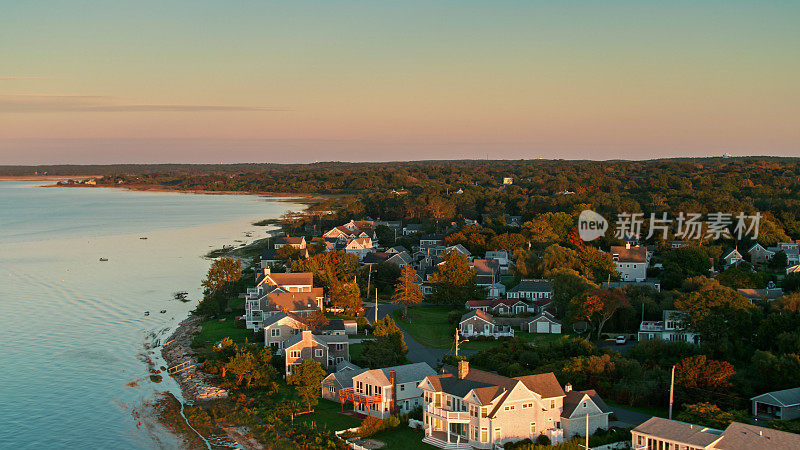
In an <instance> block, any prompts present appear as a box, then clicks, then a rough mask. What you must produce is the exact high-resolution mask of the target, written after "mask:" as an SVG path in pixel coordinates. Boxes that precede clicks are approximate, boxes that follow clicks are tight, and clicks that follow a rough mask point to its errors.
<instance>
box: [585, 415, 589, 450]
mask: <svg viewBox="0 0 800 450" xmlns="http://www.w3.org/2000/svg"><path fill="white" fill-rule="evenodd" d="M586 450H589V411H586Z"/></svg>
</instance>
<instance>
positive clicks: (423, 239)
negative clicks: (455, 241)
mask: <svg viewBox="0 0 800 450" xmlns="http://www.w3.org/2000/svg"><path fill="white" fill-rule="evenodd" d="M443 242H444V236H442V235H441V234H423V235H422V236H420V238H419V246H420V247H436V246H440V245H442V243H443Z"/></svg>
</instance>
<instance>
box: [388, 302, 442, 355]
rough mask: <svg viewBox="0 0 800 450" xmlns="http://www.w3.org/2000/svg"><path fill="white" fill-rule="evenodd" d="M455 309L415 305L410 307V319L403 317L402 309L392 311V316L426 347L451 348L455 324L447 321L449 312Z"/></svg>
mask: <svg viewBox="0 0 800 450" xmlns="http://www.w3.org/2000/svg"><path fill="white" fill-rule="evenodd" d="M453 309H454V308H453V307H452V306H439V305H424V306H415V307H413V308H409V309H408V320H406V319H403V311H402V309H398V310H395V311H394V312H392V318H393V319H394V321H395V322H396V323H397V325H398V326H399V327H400V328H402V329H403V330H405V331H406V332H408V334H410V335H411V336H413V337H414V339H416V340H417V341H418V342H419V343H420V344H422V345H424V346H426V347H434V348H450V347H451V346H452V344H453V334H454V333H455V326H453V325H450V323H449V322H447V313H449V312H450V311H453Z"/></svg>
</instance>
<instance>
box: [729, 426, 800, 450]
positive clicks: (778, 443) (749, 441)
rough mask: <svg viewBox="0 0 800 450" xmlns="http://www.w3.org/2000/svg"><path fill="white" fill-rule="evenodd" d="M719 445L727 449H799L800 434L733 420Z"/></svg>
mask: <svg viewBox="0 0 800 450" xmlns="http://www.w3.org/2000/svg"><path fill="white" fill-rule="evenodd" d="M718 447H720V448H724V449H725V450H751V449H757V448H768V449H770V450H783V449H786V450H788V449H798V448H800V434H795V433H787V432H786V431H778V430H773V429H771V428H764V427H757V426H755V425H747V424H744V423H741V422H732V423H731V424H730V425H728V428H725V431H723V432H722V441H720V443H719V444H718Z"/></svg>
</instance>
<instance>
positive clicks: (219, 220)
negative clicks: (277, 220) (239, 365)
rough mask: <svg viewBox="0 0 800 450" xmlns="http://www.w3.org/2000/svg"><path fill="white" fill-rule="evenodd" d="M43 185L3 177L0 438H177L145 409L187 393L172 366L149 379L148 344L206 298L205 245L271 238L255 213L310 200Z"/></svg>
mask: <svg viewBox="0 0 800 450" xmlns="http://www.w3.org/2000/svg"><path fill="white" fill-rule="evenodd" d="M38 184H41V183H37V182H30V181H27V182H23V181H0V338H1V339H0V367H1V368H2V369H0V424H1V425H0V429H2V432H1V433H0V448H14V449H19V448H38V449H43V448H45V449H50V448H92V449H94V448H97V449H124V448H175V447H177V443H176V440H175V439H174V438H173V437H172V436H171V435H170V434H169V433H167V432H165V431H164V430H163V429H161V428H160V426H159V425H158V424H156V423H153V422H152V421H150V420H141V419H138V418H135V417H134V413H135V411H138V410H139V409H140V408H141V406H142V405H143V404H144V403H145V402H146V401H147V400H148V399H150V398H152V396H153V394H154V393H155V392H158V391H163V390H166V389H169V390H172V391H174V392H177V385H176V384H174V383H173V382H172V381H171V380H170V379H169V377H165V380H164V382H162V383H160V384H157V383H152V382H150V380H149V378H148V375H149V373H148V371H147V366H146V365H145V364H144V363H142V362H141V361H142V360H144V359H147V358H148V357H149V356H148V354H147V351H146V349H145V343H146V342H150V341H152V340H153V339H154V338H162V340H163V337H166V336H168V335H169V334H170V333H171V330H172V329H173V328H174V327H175V325H176V324H177V323H178V322H180V321H181V320H182V319H183V318H185V317H186V314H187V312H188V311H189V310H190V309H192V308H193V307H194V305H196V303H197V300H198V299H199V298H200V296H201V289H200V287H199V282H200V280H201V279H202V278H203V276H204V275H205V271H206V270H207V269H208V265H209V261H208V260H206V259H204V258H203V257H202V255H204V254H205V253H206V252H207V251H208V250H210V249H212V248H219V247H221V246H222V245H223V244H231V243H234V241H235V240H241V241H243V242H249V241H252V240H253V239H256V238H260V237H263V236H265V228H263V227H255V226H253V225H251V223H252V222H253V221H254V220H257V219H264V218H271V217H278V216H280V215H281V214H283V213H284V212H285V211H287V210H290V209H292V210H300V209H302V205H298V204H292V203H285V202H278V201H275V200H267V199H263V198H258V197H254V196H228V195H192V194H175V193H147V192H129V191H125V190H117V189H81V188H74V189H66V188H63V189H62V188H43V187H38ZM248 232H250V233H252V237H246V236H245V233H248ZM140 237H147V239H146V240H142V239H140ZM100 258H108V261H107V262H101V261H100ZM176 291H187V292H189V298H190V299H191V300H192V301H191V302H190V303H186V304H184V303H181V302H179V301H176V300H173V293H174V292H176ZM162 309H166V310H167V313H166V314H160V313H159V311H160V310H162ZM146 310H149V311H150V313H151V314H150V316H149V317H146V316H144V314H143V312H144V311H146ZM151 356H153V357H157V358H159V361H160V350H159V349H157V351H156V352H155V354H154V355H151ZM159 365H160V364H159ZM137 380H138V381H139V383H138V385H137V386H133V387H128V384H129V383H130V382H132V381H137Z"/></svg>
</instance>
